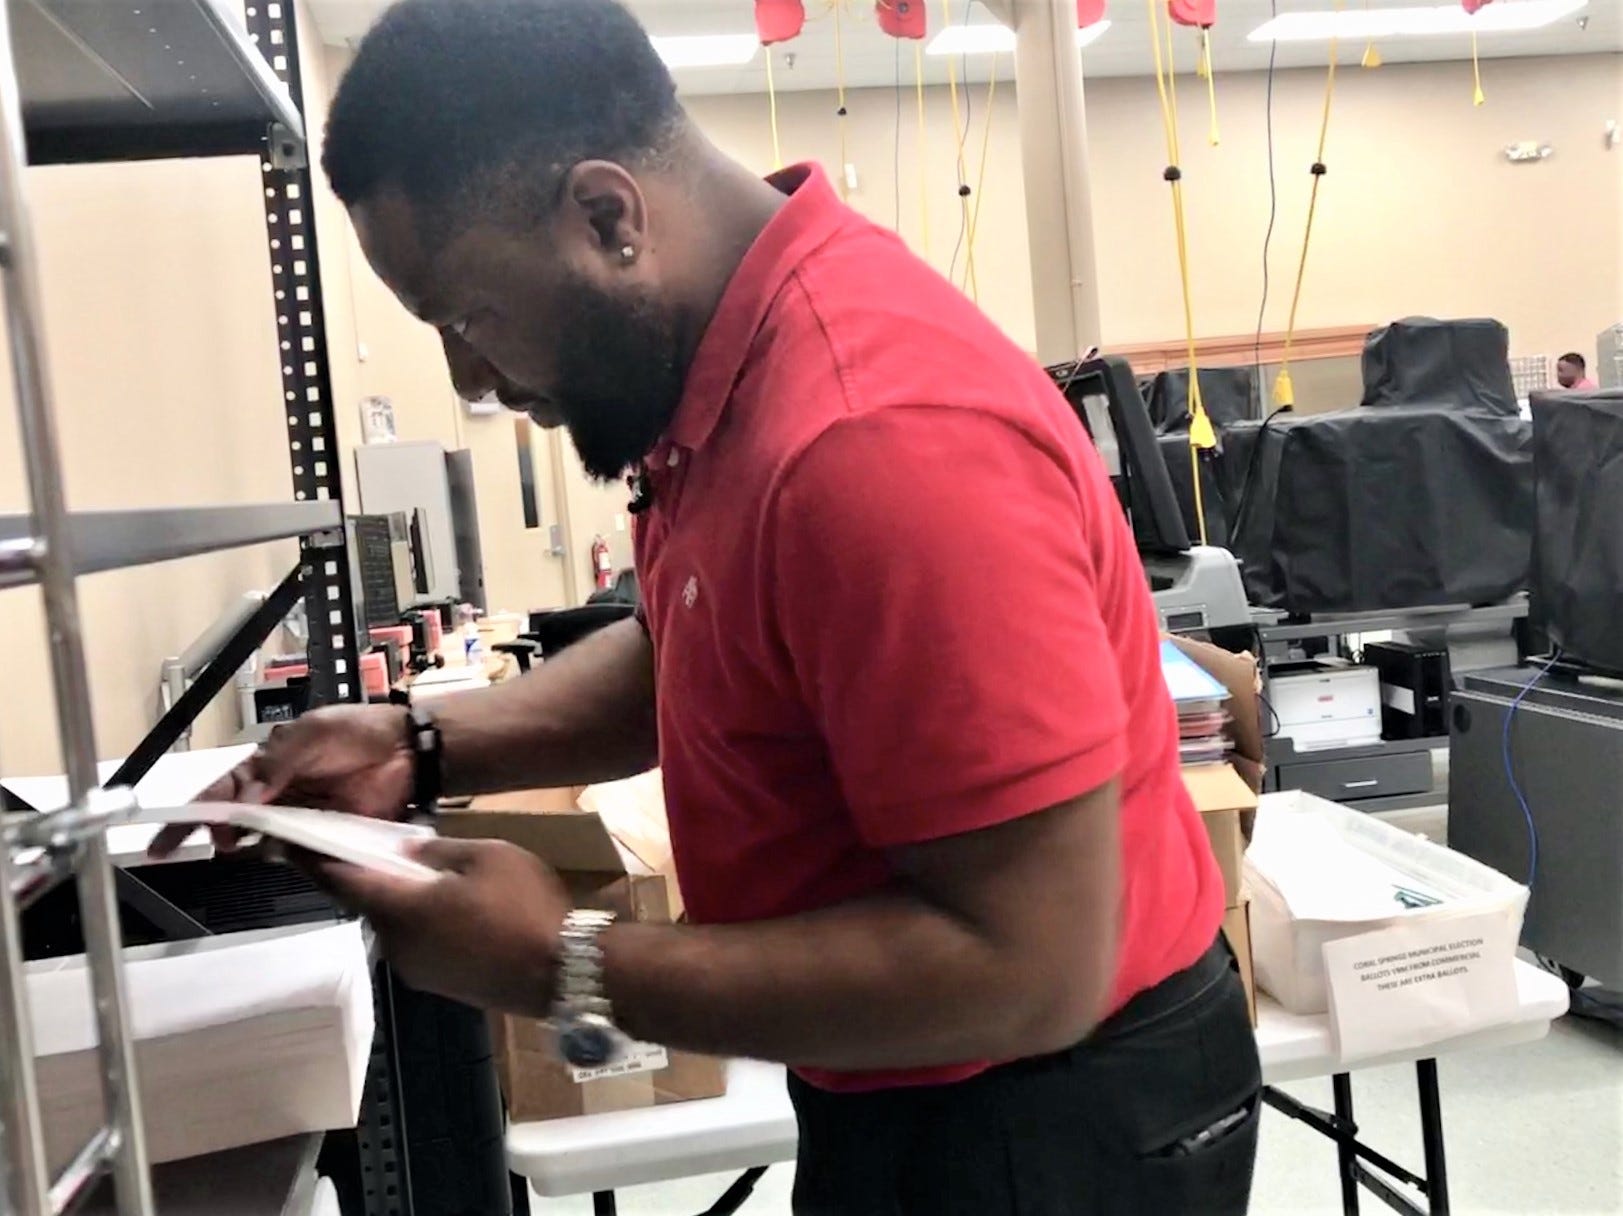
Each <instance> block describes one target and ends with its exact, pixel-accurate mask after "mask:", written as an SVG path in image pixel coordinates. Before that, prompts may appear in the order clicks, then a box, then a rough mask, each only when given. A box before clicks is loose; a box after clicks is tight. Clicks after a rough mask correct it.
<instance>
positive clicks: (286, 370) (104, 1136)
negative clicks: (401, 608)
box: [0, 0, 387, 1216]
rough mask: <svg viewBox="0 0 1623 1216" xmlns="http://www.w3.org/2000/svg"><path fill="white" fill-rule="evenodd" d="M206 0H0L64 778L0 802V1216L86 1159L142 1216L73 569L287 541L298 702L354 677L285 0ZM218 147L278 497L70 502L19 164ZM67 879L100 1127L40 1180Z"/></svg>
mask: <svg viewBox="0 0 1623 1216" xmlns="http://www.w3.org/2000/svg"><path fill="white" fill-rule="evenodd" d="M224 3H225V0H126V2H125V3H121V4H117V5H115V4H111V3H104V2H102V0H0V282H3V285H4V295H5V309H4V311H5V314H6V315H5V323H6V330H7V337H8V342H9V349H10V354H11V363H12V377H13V384H14V390H15V396H16V403H17V414H18V419H19V430H20V434H21V438H22V448H23V457H24V464H25V468H26V470H27V481H28V501H29V512H28V513H27V514H26V515H22V516H17V515H4V516H0V588H4V587H14V586H21V585H26V584H30V583H37V584H38V586H39V587H40V590H41V593H42V598H43V601H44V606H45V610H46V616H47V623H48V632H49V650H50V657H51V672H52V680H53V687H54V691H55V698H56V708H57V718H58V725H59V728H60V735H61V740H62V748H63V753H64V759H65V763H66V768H67V775H68V783H69V789H70V793H71V803H70V805H69V806H68V807H67V808H65V809H63V810H60V811H55V812H51V813H48V814H43V815H22V816H12V817H9V818H8V819H7V820H6V821H5V824H4V838H5V839H4V847H0V1216H13V1214H14V1216H45V1214H47V1213H50V1214H55V1213H62V1212H67V1211H71V1210H73V1209H74V1208H76V1207H77V1205H78V1204H79V1203H80V1201H81V1200H82V1199H83V1198H84V1197H85V1196H87V1195H88V1194H89V1193H90V1192H91V1191H92V1190H93V1189H94V1188H95V1185H96V1183H97V1182H98V1180H99V1179H100V1178H101V1177H103V1176H104V1175H106V1174H111V1176H112V1178H113V1181H114V1185H115V1190H116V1199H117V1207H118V1212H119V1213H120V1216H153V1212H154V1207H153V1197H152V1188H151V1182H150V1176H149V1170H148V1162H147V1155H146V1150H145V1145H144V1133H143V1129H142V1124H141V1121H140V1118H139V1115H138V1112H139V1109H140V1104H139V1093H138V1085H137V1081H136V1076H135V1070H134V1044H133V1039H132V1037H131V1032H130V1024H129V1019H128V1010H127V1007H126V994H125V987H124V975H123V966H122V954H121V937H120V925H119V915H118V897H117V886H116V880H115V874H114V871H113V868H112V866H111V865H110V863H109V858H108V852H107V845H106V840H105V836H104V830H105V828H106V827H107V826H108V825H109V824H111V823H116V822H118V820H119V819H120V818H121V817H122V816H124V815H126V814H128V813H129V812H130V811H131V810H132V809H133V802H132V800H131V798H130V795H129V793H128V790H127V789H123V788H118V787H117V785H118V783H117V782H116V780H115V782H110V783H109V785H110V786H113V787H115V788H107V789H103V788H100V787H99V786H98V780H97V771H96V760H97V748H96V739H95V731H94V725H93V720H92V713H91V703H90V686H89V679H88V673H87V671H86V667H85V657H84V648H83V643H82V639H81V634H80V621H79V609H78V599H77V592H76V585H75V579H76V577H77V576H78V575H80V574H88V573H93V572H95V571H99V570H109V569H114V568H118V567H123V566H131V565H139V564H142V563H146V562H157V561H166V560H170V559H173V558H179V557H186V556H191V555H194V554H199V553H205V552H210V551H215V550H220V549H226V548H232V547H236V546H240V545H248V544H257V543H261V542H263V541H268V540H274V539H279V538H285V537H294V536H297V537H299V538H300V563H299V566H298V568H297V569H296V570H295V571H294V572H293V573H292V574H290V575H289V579H288V580H287V581H286V583H285V584H284V585H285V586H286V587H287V588H288V595H289V597H291V595H292V594H293V592H294V591H295V590H299V591H302V594H303V595H304V598H305V603H306V606H307V609H308V614H309V621H310V627H311V628H310V633H311V636H310V671H311V692H312V700H313V701H314V702H316V703H323V702H331V701H341V700H353V699H355V698H356V695H357V692H358V689H359V681H358V665H357V661H356V653H357V652H356V644H355V622H354V617H353V607H352V598H351V594H350V587H349V563H348V560H347V557H346V555H345V553H344V547H343V546H344V532H343V527H342V504H341V498H340V492H339V472H338V448H337V443H336V433H335V430H334V425H333V411H332V401H331V387H330V382H329V379H328V367H327V360H326V352H325V343H324V338H323V328H322V326H323V319H322V314H321V297H320V287H319V277H318V275H319V269H318V262H317V260H316V248H315V231H314V225H313V222H312V220H311V217H310V215H309V199H310V177H309V168H308V164H307V163H306V160H305V156H304V128H303V120H302V118H301V116H300V108H299V105H298V78H297V47H296V44H295V43H294V41H293V26H292V14H291V0H281V2H277V0H271V2H267V0H253V2H252V3H250V4H249V6H248V7H247V9H246V14H247V17H248V21H249V26H248V27H246V28H245V27H244V26H243V25H242V24H241V23H240V22H239V21H238V20H237V18H236V17H235V16H234V14H232V13H231V12H230V11H228V10H227V9H226V8H225V7H224ZM256 44H258V45H257V47H256ZM222 155H256V156H258V157H260V161H261V169H262V172H263V177H264V182H265V199H266V201H265V209H266V229H267V238H266V239H267V242H268V246H269V251H270V259H271V271H272V283H273V291H274V294H275V300H276V305H277V308H276V311H277V333H278V342H279V344H280V349H281V352H282V391H283V403H284V408H285V411H286V414H287V420H288V429H289V448H290V456H291V463H292V472H293V481H294V497H295V500H296V501H295V502H292V503H278V504H269V505H261V506H233V507H209V508H193V509H176V510H146V511H129V512H116V511H113V512H107V511H101V512H76V513H70V512H69V511H68V510H67V509H66V507H65V504H64V497H63V485H62V474H61V465H60V461H59V455H58V443H57V435H56V427H55V422H54V417H53V411H52V397H51V389H50V382H49V375H48V371H47V368H46V365H45V360H44V342H43V334H42V332H41V324H42V321H41V309H40V294H39V285H38V268H37V265H36V262H35V254H34V248H33V241H32V237H31V232H30V229H29V222H28V208H27V201H26V188H25V180H24V178H25V172H26V169H27V167H28V166H29V165H43V164H64V163H87V162H102V161H119V160H140V159H151V158H157V157H175V156H222ZM274 623H275V622H274V621H271V622H270V623H269V625H268V626H266V629H267V631H268V628H269V627H274ZM261 624H263V622H261ZM260 636H261V637H263V633H261V635H260ZM255 644H257V642H256V643H255ZM135 775H138V774H135ZM69 876H76V877H77V879H78V890H79V901H80V908H81V914H82V922H83V932H84V941H85V954H86V960H87V964H88V969H89V972H90V976H91V984H92V992H93V995H94V1001H95V1016H96V1025H97V1032H98V1038H99V1041H100V1059H101V1067H102V1074H103V1089H104V1096H105V1099H106V1122H105V1124H104V1125H103V1126H102V1127H101V1128H100V1129H98V1130H97V1131H96V1132H95V1133H94V1134H93V1135H92V1136H91V1137H90V1138H89V1139H88V1140H87V1141H86V1143H85V1144H84V1145H83V1146H82V1147H81V1148H80V1150H79V1151H78V1152H77V1153H76V1154H75V1155H74V1156H73V1158H72V1159H71V1161H70V1162H69V1164H68V1165H67V1166H66V1167H65V1168H64V1169H63V1170H62V1171H61V1172H59V1173H57V1174H55V1175H54V1176H53V1175H52V1174H51V1173H50V1171H49V1170H48V1168H47V1162H46V1155H45V1146H44V1139H43V1134H42V1128H41V1118H40V1104H39V1092H38V1088H37V1084H36V1079H35V1073H34V1051H33V1034H32V1027H31V1022H30V1009H29V1002H28V992H27V988H26V984H25V981H24V975H23V969H22V949H21V944H20V936H19V917H20V914H21V912H22V910H23V909H24V908H25V907H26V906H27V905H28V904H29V903H31V902H32V901H33V900H34V899H37V898H38V897H39V896H40V895H42V894H43V893H44V892H45V891H47V890H49V889H50V888H51V887H52V886H54V885H55V884H56V883H57V882H58V881H61V880H62V879H65V878H67V877H69ZM386 1033H387V1032H385V1036H380V1037H386ZM373 1206H374V1205H372V1204H369V1205H368V1207H369V1209H370V1208H371V1207H373Z"/></svg>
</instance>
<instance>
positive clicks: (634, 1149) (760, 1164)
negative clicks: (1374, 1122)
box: [507, 961, 1568, 1216]
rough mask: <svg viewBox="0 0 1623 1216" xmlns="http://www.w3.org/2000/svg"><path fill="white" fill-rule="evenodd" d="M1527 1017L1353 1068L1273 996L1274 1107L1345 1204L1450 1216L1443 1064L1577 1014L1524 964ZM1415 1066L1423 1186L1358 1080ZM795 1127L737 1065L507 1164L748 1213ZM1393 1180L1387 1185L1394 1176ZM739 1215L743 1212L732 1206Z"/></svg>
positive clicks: (558, 1135) (1266, 1050)
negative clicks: (1326, 1165) (656, 1188)
mask: <svg viewBox="0 0 1623 1216" xmlns="http://www.w3.org/2000/svg"><path fill="white" fill-rule="evenodd" d="M1516 987H1517V995H1518V997H1519V998H1520V999H1519V1001H1518V1006H1517V1010H1516V1013H1515V1016H1514V1017H1513V1018H1512V1019H1511V1020H1509V1021H1507V1022H1505V1023H1503V1024H1502V1025H1499V1026H1494V1027H1491V1028H1489V1029H1486V1030H1481V1031H1477V1032H1476V1033H1473V1034H1468V1035H1462V1036H1460V1037H1458V1038H1453V1039H1448V1040H1445V1041H1443V1042H1440V1043H1433V1044H1430V1045H1429V1046H1426V1047H1422V1048H1417V1049H1415V1050H1413V1051H1407V1052H1399V1053H1395V1054H1393V1055H1389V1056H1380V1057H1376V1058H1373V1059H1367V1060H1359V1061H1358V1062H1357V1063H1355V1064H1347V1063H1345V1062H1344V1061H1342V1060H1341V1059H1340V1058H1339V1057H1338V1056H1337V1054H1336V1051H1335V1045H1334V1041H1333V1038H1332V1035H1331V1031H1330V1021H1329V1018H1328V1016H1327V1015H1325V1014H1318V1015H1314V1016H1306V1017H1304V1016H1300V1015H1297V1014H1291V1013H1287V1012H1285V1011H1284V1010H1283V1009H1281V1008H1280V1007H1279V1006H1278V1005H1277V1004H1276V1003H1274V1002H1273V1001H1272V1000H1270V999H1269V998H1268V997H1267V996H1259V999H1258V1002H1257V1006H1258V1008H1257V1047H1258V1050H1259V1053H1260V1054H1261V1057H1262V1075H1263V1080H1264V1081H1265V1082H1266V1083H1267V1084H1268V1085H1269V1086H1270V1088H1269V1089H1268V1090H1267V1092H1266V1095H1265V1097H1266V1098H1267V1100H1268V1102H1269V1104H1270V1105H1271V1106H1274V1107H1275V1108H1276V1109H1279V1110H1281V1111H1283V1112H1284V1113H1286V1114H1288V1115H1290V1116H1291V1117H1292V1118H1297V1119H1302V1120H1303V1121H1305V1122H1307V1123H1308V1124H1309V1125H1310V1126H1312V1127H1314V1128H1315V1129H1316V1130H1318V1131H1320V1132H1322V1133H1323V1134H1324V1135H1326V1136H1329V1137H1330V1138H1331V1139H1333V1140H1335V1142H1336V1147H1337V1153H1338V1158H1339V1168H1340V1171H1341V1180H1342V1203H1343V1207H1344V1209H1345V1210H1346V1211H1347V1212H1349V1213H1356V1212H1357V1211H1358V1191H1359V1186H1360V1185H1363V1186H1364V1187H1366V1188H1367V1189H1369V1190H1370V1191H1371V1192H1372V1193H1374V1194H1375V1195H1376V1196H1377V1197H1378V1198H1380V1199H1381V1200H1382V1201H1383V1202H1386V1203H1387V1204H1388V1205H1389V1206H1392V1207H1394V1208H1395V1209H1396V1210H1397V1211H1400V1212H1405V1213H1409V1214H1411V1216H1413V1214H1416V1213H1424V1212H1427V1211H1429V1212H1430V1213H1431V1216H1448V1212H1449V1200H1448V1181H1447V1178H1448V1175H1447V1168H1446V1161H1445V1158H1444V1155H1443V1138H1442V1115H1441V1105H1440V1101H1439V1095H1438V1089H1437V1064H1436V1061H1437V1057H1438V1056H1443V1055H1449V1054H1451V1053H1453V1052H1456V1051H1471V1050H1476V1049H1478V1048H1489V1047H1509V1046H1514V1045H1516V1044H1519V1043H1530V1042H1533V1041H1535V1040H1537V1039H1540V1038H1543V1037H1544V1035H1545V1034H1546V1033H1547V1032H1548V1031H1549V1029H1550V1023H1551V1022H1553V1021H1554V1020H1555V1019H1556V1018H1558V1017H1560V1016H1561V1015H1562V1014H1564V1013H1565V1012H1566V1011H1567V1001H1568V994H1567V987H1566V985H1565V984H1564V983H1562V982H1561V980H1559V979H1558V978H1556V977H1555V976H1553V975H1550V974H1548V973H1546V972H1544V971H1541V970H1539V969H1538V968H1536V967H1533V966H1531V965H1529V964H1527V963H1523V962H1520V961H1518V962H1517V963H1516ZM1402 1063H1413V1064H1414V1065H1415V1067H1416V1070H1417V1074H1418V1078H1419V1082H1420V1108H1421V1110H1420V1114H1421V1127H1422V1133H1423V1139H1424V1141H1425V1143H1424V1150H1425V1160H1426V1168H1425V1173H1424V1174H1423V1175H1416V1174H1412V1173H1410V1172H1409V1171H1407V1170H1405V1169H1403V1168H1402V1167H1401V1166H1398V1165H1396V1164H1395V1163H1394V1162H1392V1161H1391V1160H1390V1159H1389V1158H1387V1157H1384V1156H1382V1155H1381V1154H1380V1153H1377V1152H1375V1151H1374V1150H1373V1149H1370V1148H1368V1147H1367V1146H1365V1145H1364V1144H1363V1143H1362V1142H1361V1141H1360V1140H1359V1139H1358V1128H1357V1125H1356V1124H1355V1123H1354V1122H1353V1112H1352V1082H1351V1077H1350V1075H1349V1073H1350V1072H1351V1071H1353V1070H1355V1069H1362V1068H1370V1067H1376V1066H1379V1065H1383V1064H1402ZM1323 1076H1329V1077H1331V1078H1332V1079H1333V1085H1334V1092H1335V1099H1336V1110H1335V1112H1334V1113H1333V1114H1326V1113H1324V1112H1320V1111H1315V1110H1313V1109H1311V1108H1310V1107H1306V1106H1303V1105H1302V1104H1301V1103H1299V1102H1296V1101H1295V1100H1294V1099H1292V1098H1290V1097H1288V1096H1287V1095H1285V1094H1283V1093H1280V1092H1279V1091H1278V1090H1276V1089H1273V1088H1271V1087H1272V1086H1273V1085H1274V1084H1275V1083H1277V1082H1281V1081H1297V1080H1302V1079H1304V1078H1308V1077H1323ZM795 1143H796V1131H795V1116H794V1110H793V1109H792V1108H791V1106H790V1104H789V1095H788V1092H787V1090H786V1088H785V1085H784V1071H783V1069H782V1067H780V1066H779V1065H776V1064H761V1063H758V1062H756V1061H752V1060H734V1061H732V1062H731V1063H730V1064H729V1065H728V1070H727V1094H726V1096H725V1097H721V1098H709V1099H704V1100H700V1101H694V1102H679V1103H675V1104H673V1105H670V1106H659V1107H651V1108H648V1109H644V1110H630V1111H616V1112H613V1113H611V1114H603V1115H582V1116H578V1117H576V1118H571V1119H550V1120H547V1121H545V1122H540V1123H518V1124H514V1125H513V1126H512V1127H511V1128H509V1129H508V1132H507V1161H508V1165H509V1167H510V1168H511V1169H512V1170H513V1172H514V1173H515V1174H518V1175H520V1176H522V1177H524V1178H526V1179H528V1180H529V1183H530V1185H531V1186H532V1187H533V1188H534V1189H535V1191H536V1192H537V1193H538V1194H539V1195H541V1196H543V1197H557V1196H562V1195H581V1194H588V1193H589V1194H591V1195H592V1196H593V1198H594V1204H595V1211H596V1212H597V1213H598V1216H612V1214H613V1213H614V1211H615V1198H614V1193H615V1191H616V1190H618V1189H619V1188H621V1187H627V1186H637V1185H641V1184H643V1183H649V1182H667V1181H670V1180H671V1179H675V1178H689V1177H693V1176H695V1175H699V1174H712V1173H720V1172H724V1171H730V1170H744V1171H749V1174H748V1175H747V1177H746V1178H745V1179H741V1180H740V1184H739V1185H735V1186H734V1187H733V1188H731V1189H729V1191H728V1193H727V1195H726V1196H723V1198H722V1199H721V1200H719V1201H718V1203H717V1205H716V1206H715V1207H713V1208H711V1209H710V1212H711V1213H715V1214H716V1216H720V1214H721V1213H726V1212H731V1211H734V1210H736V1204H737V1203H740V1202H742V1200H743V1198H744V1197H745V1196H747V1195H748V1193H749V1191H748V1188H749V1187H750V1186H752V1185H753V1179H754V1178H755V1177H759V1172H760V1171H761V1170H763V1169H764V1168H765V1167H766V1166H768V1165H772V1164H775V1163H777V1162H782V1161H792V1160H794V1157H795ZM1383 1175H1384V1176H1383ZM1394 1183H1399V1184H1407V1185H1408V1186H1410V1187H1412V1188H1414V1189H1415V1190H1416V1191H1418V1192H1419V1193H1420V1194H1421V1195H1422V1196H1423V1197H1424V1198H1425V1199H1426V1200H1427V1201H1428V1204H1429V1207H1428V1208H1424V1209H1423V1208H1421V1207H1419V1206H1418V1205H1416V1204H1415V1203H1414V1202H1413V1201H1411V1200H1410V1199H1408V1198H1407V1197H1405V1196H1404V1195H1402V1194H1401V1193H1399V1192H1398V1191H1397V1190H1396V1189H1395V1187H1394ZM728 1204H732V1205H733V1206H727V1205H728Z"/></svg>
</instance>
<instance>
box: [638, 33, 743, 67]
mask: <svg viewBox="0 0 1623 1216" xmlns="http://www.w3.org/2000/svg"><path fill="white" fill-rule="evenodd" d="M649 41H651V42H652V43H653V44H654V50H655V51H657V52H658V53H659V57H660V58H661V59H663V60H664V61H665V66H666V67H668V68H670V69H671V71H673V72H675V71H680V70H681V69H683V68H737V67H743V66H744V65H745V64H746V63H748V62H749V61H750V60H752V59H754V58H755V52H756V51H758V50H760V49H761V43H760V40H759V39H758V38H756V36H755V35H754V34H683V35H678V36H676V37H666V38H652V39H650V40H649Z"/></svg>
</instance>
